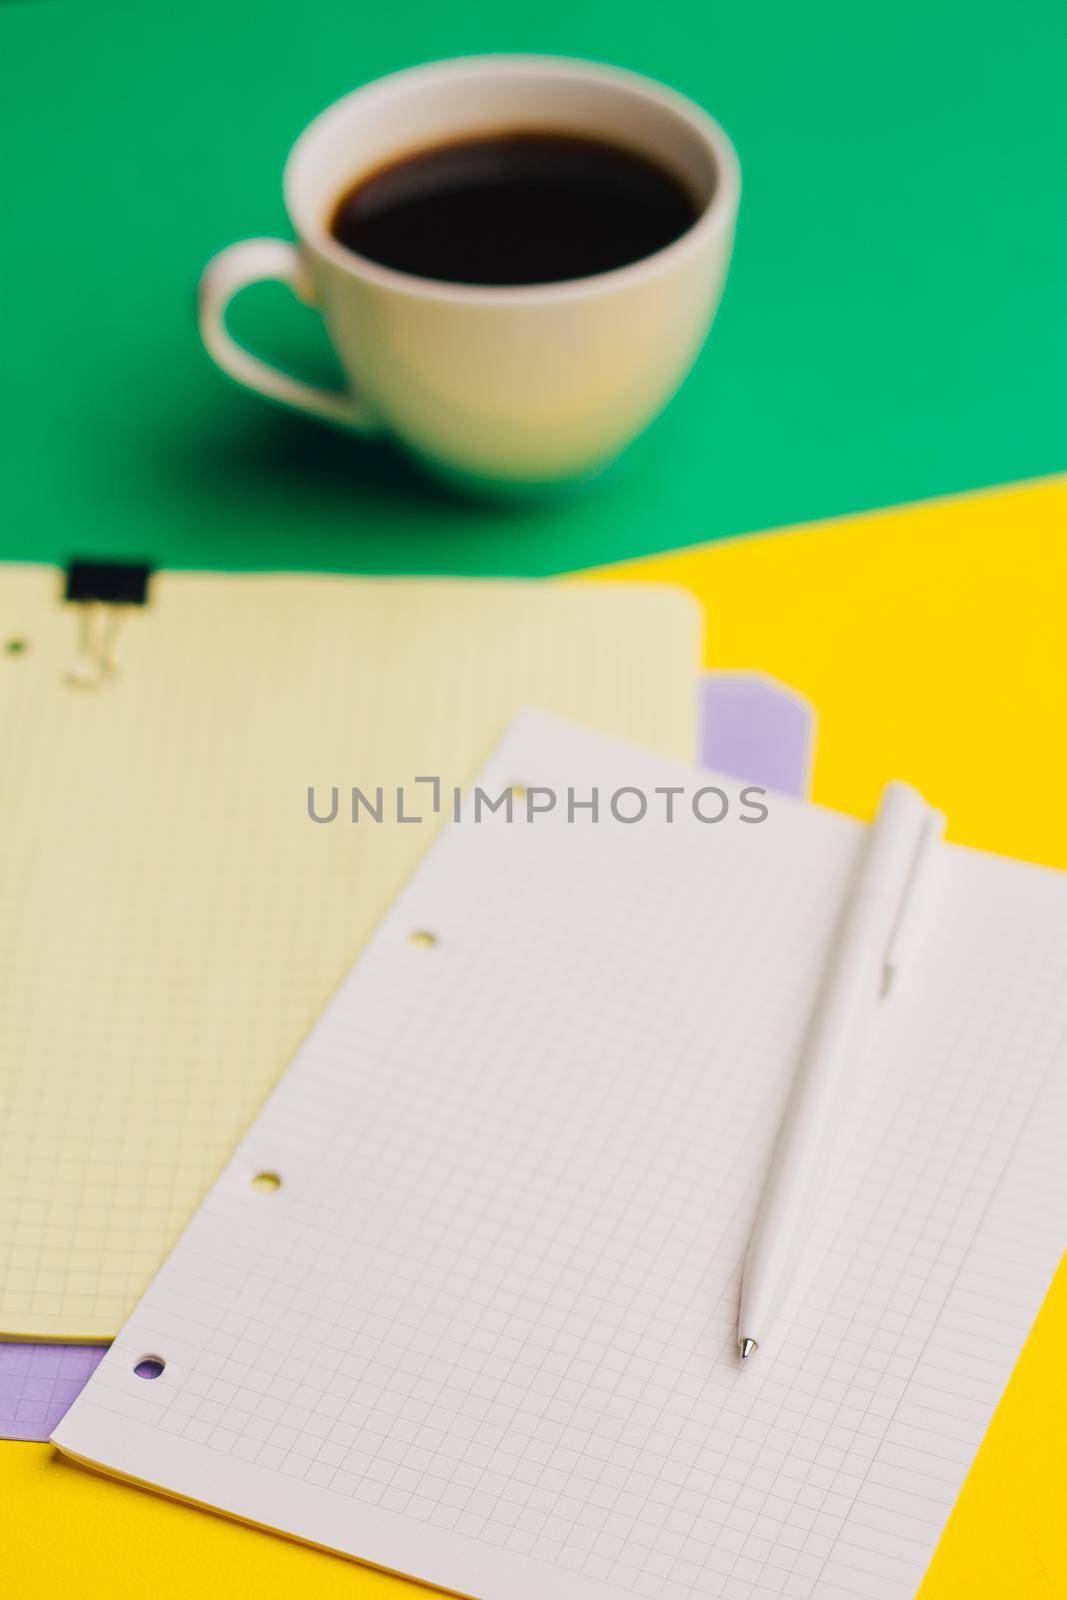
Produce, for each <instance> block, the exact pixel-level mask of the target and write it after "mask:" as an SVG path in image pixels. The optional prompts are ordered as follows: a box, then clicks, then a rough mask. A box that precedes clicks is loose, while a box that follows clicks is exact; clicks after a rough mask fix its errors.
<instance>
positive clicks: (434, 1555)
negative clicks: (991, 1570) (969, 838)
mask: <svg viewBox="0 0 1067 1600" xmlns="http://www.w3.org/2000/svg"><path fill="white" fill-rule="evenodd" d="M709 781H711V780H708V778H707V777H706V775H705V776H703V777H700V776H698V775H695V774H693V773H692V772H691V771H689V770H688V769H685V768H680V767H676V766H673V765H672V764H670V763H667V762H663V761H661V760H659V759H657V758H653V757H650V756H647V755H645V754H642V753H639V752H637V751H635V750H632V749H630V748H629V747H626V746H622V745H619V744H616V743H614V742H612V741H610V740H607V739H603V738H601V737H599V736H594V735H589V734H585V733H583V732H580V731H579V730H577V729H574V728H570V727H568V726H566V725H561V724H559V723H557V722H554V721H552V720H550V719H547V718H542V717H538V716H529V717H526V718H523V719H521V720H520V722H519V724H518V725H517V726H516V727H515V728H514V730H513V731H512V732H511V733H510V734H509V736H508V737H507V738H506V739H505V740H504V742H503V744H502V745H501V746H500V747H499V748H498V750H497V752H496V753H495V755H494V757H493V758H492V759H491V761H490V763H489V767H488V769H487V771H486V772H485V774H484V775H483V778H482V783H483V786H484V788H485V789H486V790H487V791H489V792H491V793H493V794H495V793H496V792H497V790H498V789H499V788H501V787H502V786H503V785H505V784H508V783H512V784H522V785H525V786H527V789H528V790H529V788H530V786H551V787H554V788H555V789H556V790H557V791H559V792H560V794H561V796H563V797H564V798H563V799H562V800H561V803H560V805H559V806H557V809H556V811H555V812H553V813H552V814H551V815H550V816H549V817H544V818H539V819H538V820H536V821H535V822H533V823H519V822H515V823H512V824H511V825H510V826H509V825H508V824H507V822H506V821H505V819H504V817H503V814H502V813H498V814H497V815H495V816H492V817H489V816H486V815H484V813H483V820H482V822H481V823H480V824H477V825H476V824H475V823H474V822H473V820H472V816H471V813H470V810H468V812H467V813H466V814H465V818H464V821H462V822H461V823H460V824H458V825H456V826H452V827H450V828H448V829H447V830H446V832H445V833H444V834H443V835H442V836H441V837H440V839H439V840H438V842H437V843H436V845H435V846H434V848H433V850H432V851H431V853H430V854H429V856H428V857H427V859H426V860H425V862H424V863H423V865H422V866H421V867H420V868H419V870H418V871H417V872H416V874H415V876H414V878H413V879H412V880H411V881H410V882H409V884H408V886H407V887H406V889H405V890H404V891H403V893H402V894H401V896H400V898H399V899H398V900H397V902H396V903H395V905H394V906H393V908H392V910H391V911H390V912H389V913H388V914H387V916H386V917H385V919H384V921H383V922H382V923H381V924H380V926H379V928H378V930H377V933H376V935H375V937H374V938H373V940H372V941H371V943H370V945H369V946H368V948H367V949H366V951H365V953H364V955H363V957H362V959H361V960H360V962H359V964H358V965H357V967H356V969H355V970H354V971H353V972H352V974H351V975H350V976H349V977H348V979H347V980H346V981H345V983H344V984H343V985H342V987H341V989H340V990H339V992H338V994H337V995H336V997H335V999H334V1000H333V1002H332V1004H331V1005H330V1007H329V1009H328V1010H327V1012H326V1013H325V1015H324V1016H323V1018H322V1020H321V1021H320V1023H319V1024H318V1026H317V1027H316V1028H315V1030H314V1031H313V1033H312V1034H311V1035H310V1037H309V1038H308V1040H307V1041H306V1043H305V1044H304V1046H303V1048H302V1049H301V1051H300V1052H299V1054H298V1056H297V1058H296V1060H295V1061H294V1063H293V1065H292V1067H291V1068H290V1069H289V1071H288V1073H287V1074H286V1075H285V1077H284V1078H283V1080H282V1082H281V1083H280V1085H279V1087H278V1088H277V1090H276V1091H275V1092H274V1094H273V1096H272V1097H271V1099H270V1100H269V1101H268V1103H267V1105H266V1106H265V1108H264V1109H263V1111H262V1112H261V1113H260V1115H259V1117H258V1118H257V1120H256V1121H255V1123H254V1124H253V1126H252V1128H251V1130H250V1132H249V1133H248V1136H247V1137H246V1138H245V1139H244V1141H243V1142H242V1143H241V1145H240V1146H239V1148H238V1150H237V1151H236V1154H235V1155H234V1157H233V1159H232V1160H231V1161H230V1163H229V1165H228V1166H227V1168H226V1170H225V1172H224V1173H223V1175H222V1177H221V1178H220V1179H219V1181H218V1183H217V1184H216V1185H215V1187H214V1189H213V1190H212V1191H211V1193H210V1195H209V1196H208V1198H207V1200H206V1201H205V1202H204V1204H203V1206H202V1207H201V1209H200V1210H199V1212H198V1213H197V1215H196V1216H195V1218H194V1219H193V1221H192V1223H191V1225H190V1226H189V1228H188V1229H187V1230H186V1232H185V1234H184V1235H183V1237H182V1238H181V1240H180V1241H179V1243H178V1245H177V1247H176V1249H175V1250H174V1252H173V1254H172V1255H171V1256H170V1258H169V1260H168V1261H167V1263H166V1264H165V1266H164V1268H163V1269H162V1271H161V1272H160V1274H159V1275H158V1277H157V1278H156V1279H155V1281H154V1282H153V1284H152V1285H151V1287H150V1288H149V1290H148V1292H147V1294H146V1295H145V1296H144V1298H143V1300H142V1301H141V1303H140V1305H139V1306H138V1307H137V1309H136V1311H135V1312H134V1314H133V1316H132V1317H131V1319H130V1320H129V1322H128V1323H127V1325H126V1327H125V1328H124V1329H123V1331H122V1333H121V1334H120V1336H119V1338H118V1339H117V1341H116V1343H115V1345H114V1347H113V1349H112V1350H111V1352H110V1353H109V1354H108V1356H107V1357H106V1358H105V1359H104V1361H103V1363H102V1365H101V1366H100V1367H99V1369H98V1370H97V1372H96V1374H95V1376H94V1377H93V1378H92V1379H91V1381H90V1383H89V1385H88V1387H87V1388H86V1390H85V1392H84V1393H83V1395H82V1396H81V1398H80V1399H79V1400H78V1401H77V1402H76V1403H75V1405H74V1407H73V1409H72V1410H71V1411H70V1413H69V1414H68V1416H67V1417H66V1419H65V1420H64V1421H63V1423H62V1424H61V1425H60V1427H59V1429H58V1431H57V1434H56V1436H55V1439H56V1443H57V1444H58V1445H59V1446H60V1447H61V1448H62V1449H63V1450H65V1451H67V1452H68V1453H69V1454H71V1455H73V1456H75V1457H77V1458H79V1459H81V1460H84V1461H88V1462H91V1463H95V1464H97V1465H100V1466H102V1467H104V1468H106V1469H107V1470H109V1471H111V1472H114V1473H117V1474H120V1475H123V1476H126V1477H129V1478H132V1479H137V1480H141V1481H142V1482H145V1483H148V1484H151V1485H154V1486H157V1487H159V1488H162V1489H164V1490H167V1491H169V1492H171V1493H173V1494H176V1495H179V1496H182V1497H186V1498H188V1499H190V1500H195V1501H200V1502H203V1503H205V1504H207V1505H210V1506H213V1507H217V1508H219V1509H221V1510H223V1511H227V1512H229V1513H231V1514H233V1515H235V1516H238V1517H241V1518H244V1519H247V1520H248V1521H251V1522H254V1523H260V1524H263V1525H265V1526H268V1527H271V1528H275V1529H279V1530H281V1531H283V1532H285V1533H288V1534H291V1535H294V1536H296V1537H297V1538H300V1539H305V1540H308V1541H310V1542H313V1543H316V1544H320V1545H324V1546H327V1547H329V1548H331V1549H334V1550H337V1551H340V1552H344V1553H346V1554H348V1555H351V1556H355V1557H358V1558H361V1559H363V1560H365V1561H369V1562H372V1563H375V1564H377V1565H380V1566H382V1567H386V1568H390V1569H393V1570H395V1571H399V1572H403V1573H405V1574H408V1575H410V1576H414V1577H417V1578H420V1579H423V1580H425V1581H427V1582H429V1583H433V1584H436V1585H439V1586H440V1587H442V1588H445V1589H450V1590H454V1591H458V1592H459V1593H461V1594H467V1595H472V1596H477V1597H479V1600H618V1597H619V1596H623V1595H638V1596H647V1597H652V1600H698V1597H699V1600H716V1597H721V1600H770V1597H774V1600H778V1597H780V1596H792V1597H816V1600H844V1597H848V1600H859V1597H869V1600H898V1597H900V1600H903V1597H905V1596H910V1595H912V1594H913V1592H914V1590H915V1588H916V1586H917V1585H918V1583H919V1581H920V1579H921V1576H922V1573H923V1571H924V1568H925V1566H926V1563H927V1561H928V1559H929V1556H930V1554H931V1552H932V1550H933V1548H934V1545H935V1543H936V1541H937V1538H938V1535H939V1533H940V1530H941V1528H942V1526H943V1525H944V1522H945V1519H946V1517H947V1515H948V1512H949V1510H950V1508H951V1506H952V1503H953V1500H954V1499H955V1496H956V1494H957V1492H958V1490H959V1487H960V1485H961V1483H962V1481H963V1478H964V1475H965V1473H966V1471H967V1467H968V1464H969V1463H970V1460H971V1458H972V1456H973V1454H974V1452H975V1449H976V1448H977V1445H978V1443H979V1441H980V1439H981V1437H982V1434H983V1432H984V1429H985V1427H986V1425H987V1423H988V1421H989V1419H990V1416H991V1414H992V1411H993V1408H994V1406H995V1405H996V1403H997V1400H998V1398H999V1396H1000V1394H1001V1391H1002V1389H1003V1387H1004V1384H1005V1382H1006V1380H1007V1378H1008V1375H1009V1373H1010V1371H1011V1367H1012V1364H1013V1362H1014V1360H1015V1357H1016V1355H1017V1353H1018V1351H1019V1349H1020V1347H1021V1345H1022V1343H1023V1341H1024V1339H1025V1337H1026V1334H1027V1331H1028V1329H1029V1327H1030V1325H1031V1322H1032V1320H1033V1318H1034V1316H1035V1314H1036V1312H1037V1309H1038V1307H1039V1305H1040V1302H1041V1299H1042V1296H1043V1294H1044V1292H1045V1289H1046V1286H1047V1284H1048V1282H1049V1280H1050V1278H1051V1275H1052V1273H1053V1270H1054V1268H1055V1266H1056V1263H1057V1260H1058V1257H1059V1254H1060V1251H1061V1249H1062V1247H1063V1243H1064V1238H1065V1233H1067V1190H1065V1187H1064V1185H1063V1183H1062V1176H1061V1174H1062V1151H1063V1148H1064V1143H1065V1140H1067V1082H1065V1073H1064V1061H1065V1056H1064V1038H1065V1031H1067V990H1065V986H1064V984H1063V972H1064V970H1065V968H1067V882H1065V880H1064V878H1063V876H1062V875H1059V874H1056V873H1053V872H1050V871H1046V870H1044V869H1040V868H1036V867H1030V866H1026V865H1022V864H1019V863H1013V862H1008V861H1004V860H1001V859H998V858H994V857H989V856H984V855H980V854H977V853H974V852H970V851H966V850H963V849H960V848H957V847H952V846H944V847H942V849H941V851H940V853H939V856H938V858H937V860H936V863H935V871H936V874H937V879H936V882H935V884H934V885H933V893H932V897H931V902H930V907H929V917H930V921H929V927H928V929H927V936H926V938H925V941H924V948H923V952H922V959H921V960H919V961H917V962H916V963H915V964H914V966H913V968H912V970H911V971H910V972H909V973H908V974H907V981H906V982H902V983H901V984H900V986H899V994H894V996H893V997H892V998H891V999H890V1000H887V1001H886V1002H885V1003H884V1005H883V1006H882V1007H881V1016H880V1020H879V1021H878V1023H877V1024H876V1028H875V1031H874V1032H873V1034H872V1036H871V1038H870V1040H869V1045H868V1048H867V1050H866V1051H865V1052H864V1059H863V1062H862V1067H861V1070H860V1071H859V1073H858V1084H857V1089H856V1097H855V1101H854V1103H853V1105H852V1108H851V1110H850V1112H849V1115H848V1120H847V1125H846V1130H845V1135H844V1137H843V1138H842V1140H841V1144H840V1148H839V1150H838V1152H837V1155H836V1158H835V1162H834V1166H833V1170H832V1173H831V1176H830V1180H829V1188H828V1191H827V1193H826V1195H825V1197H824V1200H823V1203H822V1205H821V1207H820V1212H819V1219H818V1225H817V1228H816V1230H815V1233H814V1235H813V1237H812V1240H811V1244H810V1248H809V1250H808V1252H807V1254H806V1256H805V1259H804V1262H803V1264H802V1267H801V1270H800V1274H799V1276H798V1279H797V1281H796V1283H795V1285H794V1289H793V1292H792V1294H791V1296H790V1298H789V1301H788V1303H787V1305H786V1308H785V1311H784V1314H783V1316H782V1319H781V1322H780V1325H779V1326H778V1328H777V1329H776V1336H775V1338H774V1341H773V1343H774V1348H773V1350H770V1349H768V1350H767V1351H765V1352H762V1351H761V1352H760V1353H759V1355H758V1356H757V1357H755V1358H753V1359H752V1360H751V1361H750V1362H749V1363H748V1364H747V1365H746V1366H745V1368H741V1367H740V1365H739V1363H738V1360H737V1356H736V1351H735V1347H734V1340H735V1335H736V1314H737V1292H738V1279H739V1268H740V1262H741V1259H742V1255H743V1252H744V1247H745V1243H746V1240H747V1236H748V1230H749V1227H750V1224H751V1221H752V1217H753V1213H754V1209H755V1206H756V1203H757V1199H758V1196H759V1192H760V1185H761V1181H762V1178H763V1174H764V1170H765V1165H766V1162H767V1159H768V1156H769V1153H770V1149H771V1145H772V1142H773V1139H774V1135H775V1132H776V1128H777V1124H778V1119H779V1115H780V1112H781V1110H782V1106H783V1103H784V1099H785V1096H786V1092H787V1090H788V1087H789V1083H790V1079H791V1075H792V1072H793V1068H794V1065H795V1060H796V1053H797V1046H798V1043H799V1040H800V1037H801V1034H802V1030H803V1027H804V1024H805V1020H806V1017H807V1013H808V1008H809V1004H810V1000H811V996H812V991H813V987H814V985H815V983H816V981H817V979H818V976H819V973H820V969H821V965H822V962H823V959H824V956H825V953H826V950H827V946H828V941H829V939H830V937H831V933H832V929H833V925H834V921H835V918H836V917H837V915H838V914H839V912H840V909H841V907H842V904H843V898H844V896H845V895H846V893H847V890H848V884H849V877H850V872H851V871H852V869H853V867H854V865H855V861H856V858H857V851H858V848H859V846H860V844H861V841H862V838H863V828H862V825H860V824H859V823H856V822H853V821H851V820H848V819H846V818H843V817H840V816H837V815H834V814H832V813H829V812H826V811H822V810H818V809H816V808H814V807H810V806H806V805H803V804H800V803H797V802H792V801H788V800H785V799H782V798H778V797H770V798H769V800H768V802H767V803H768V805H769V808H770V814H769V816H768V818H767V819H766V821H764V822H761V823H757V824H753V823H744V822H742V821H741V820H740V817H739V807H738V794H737V789H736V786H735V785H734V784H733V783H732V782H730V781H724V782H723V783H722V788H723V789H724V790H725V791H726V792H727V794H728V796H730V797H731V800H732V804H731V809H730V812H729V814H728V815H727V817H726V818H725V819H724V820H723V821H722V822H720V823H718V824H707V823H701V822H699V821H697V820H695V819H694V816H693V813H692V809H691V804H690V801H689V797H691V796H692V794H693V792H694V789H695V788H697V787H699V785H700V784H701V783H702V782H703V783H707V782H709ZM593 783H597V784H598V785H599V787H600V791H601V816H600V820H599V822H598V823H597V824H596V825H593V824H592V822H591V821H590V819H589V813H588V812H587V811H580V812H578V813H577V814H576V820H575V821H574V822H573V823H571V822H569V821H568V820H567V817H566V804H565V794H566V790H567V788H568V786H571V787H573V788H574V789H575V790H576V791H577V798H579V799H582V798H588V791H589V788H590V786H591V785H592V784H593ZM621 786H632V787H633V788H636V789H640V790H641V791H643V792H644V793H645V794H646V795H648V796H649V798H650V805H649V817H648V819H646V820H645V821H644V822H641V823H626V824H623V823H619V822H614V821H612V820H610V817H606V816H605V811H604V807H605V803H606V799H607V797H608V796H609V795H610V794H611V793H612V792H613V791H614V790H616V789H618V788H620V787H621ZM672 786H673V787H682V788H683V789H684V790H685V791H686V794H685V795H684V796H682V797H676V799H675V818H676V820H675V821H674V822H673V823H672V824H671V825H670V826H667V825H665V824H664V823H662V822H660V821H655V822H654V821H652V820H651V819H652V815H653V813H655V815H656V816H657V817H661V816H662V813H663V808H664V806H665V804H666V797H665V796H663V795H656V794H654V791H655V790H657V789H660V790H662V789H665V788H669V787H672ZM700 803H701V807H702V809H703V810H704V812H705V814H707V815H714V814H715V812H716V811H717V810H718V809H720V804H719V802H718V801H717V800H716V799H715V798H714V797H710V796H705V797H704V798H703V800H702V801H701V802H700ZM638 808H639V800H638V799H637V798H635V797H634V796H633V795H630V796H628V797H624V798H623V800H622V802H621V804H620V810H622V811H623V813H624V814H626V815H631V814H633V813H634V812H635V811H636V810H637V809H638ZM412 934H423V935H433V936H434V938H435V940H436V942H430V941H429V940H428V939H427V938H425V937H423V938H421V939H416V940H415V941H412V938H411V936H412ZM259 1173H274V1174H276V1175H277V1176H278V1177H280V1179H281V1185H280V1187H278V1188H276V1189H274V1190H273V1191H269V1190H268V1191H264V1190H262V1189H261V1188H260V1187H257V1186H253V1183H252V1179H253V1178H255V1176H256V1175H257V1174H259ZM148 1356H152V1357H157V1358H159V1359H160V1360H162V1361H163V1362H164V1363H165V1366H164V1370H163V1372H162V1374H161V1376H159V1377H158V1378H156V1379H155V1380H154V1381H146V1380H144V1379H142V1378H141V1377H139V1376H137V1375H136V1372H135V1367H136V1366H137V1365H138V1364H139V1363H140V1362H141V1361H142V1360H143V1358H145V1357H148Z"/></svg>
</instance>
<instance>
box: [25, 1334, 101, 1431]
mask: <svg viewBox="0 0 1067 1600" xmlns="http://www.w3.org/2000/svg"><path fill="white" fill-rule="evenodd" d="M103 1353H104V1352H103V1349H102V1348H101V1347H100V1346H99V1345H92V1344H0V1438H2V1439H47V1438H48V1437H49V1435H50V1434H51V1432H52V1429H53V1428H54V1427H55V1426H56V1424H57V1423H58V1422H59V1420H60V1418H61V1417H62V1416H63V1415H64V1413H65V1412H66V1411H67V1409H68V1407H69V1406H70V1405H71V1404H72V1403H73V1402H74V1400H75V1398H76V1396H77V1395H78V1394H79V1393H80V1391H81V1389H82V1386H83V1385H84V1384H85V1383H86V1382H87V1381H88V1379H89V1378H90V1377H91V1375H92V1373H93V1372H94V1370H95V1368H96V1366H97V1363H98V1362H99V1361H100V1358H101V1356H102V1355H103Z"/></svg>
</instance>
